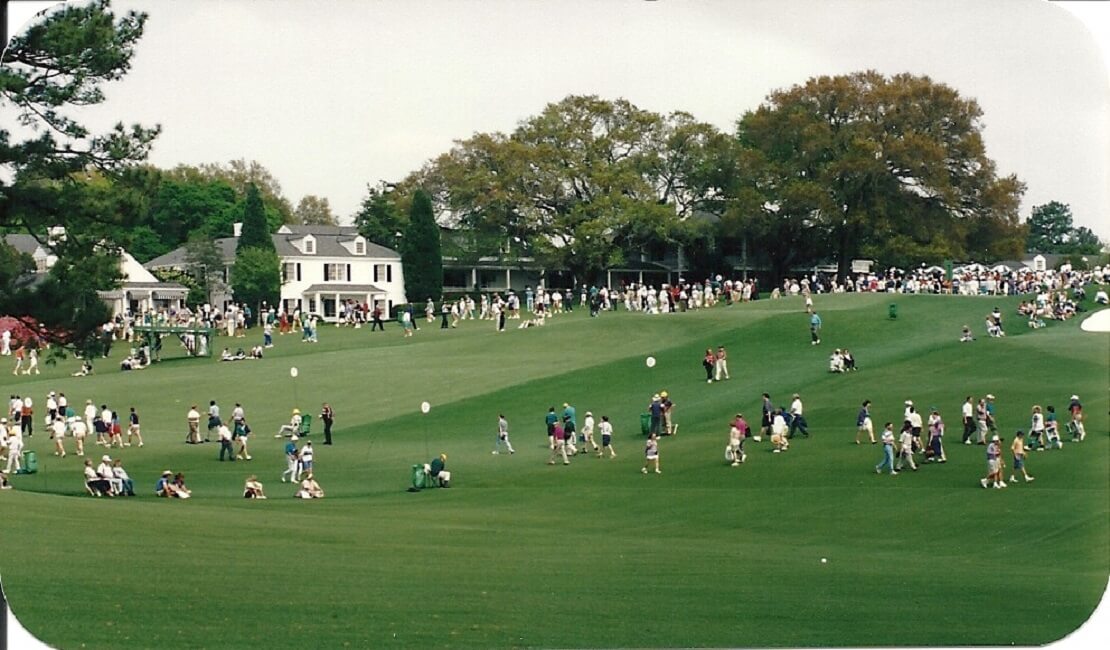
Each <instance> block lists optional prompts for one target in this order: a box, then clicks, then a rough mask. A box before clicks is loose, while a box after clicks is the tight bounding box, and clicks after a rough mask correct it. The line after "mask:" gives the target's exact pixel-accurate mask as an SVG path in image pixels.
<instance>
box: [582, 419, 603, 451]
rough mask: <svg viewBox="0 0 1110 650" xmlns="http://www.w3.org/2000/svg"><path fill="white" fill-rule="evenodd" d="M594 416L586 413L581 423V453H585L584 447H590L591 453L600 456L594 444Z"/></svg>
mask: <svg viewBox="0 0 1110 650" xmlns="http://www.w3.org/2000/svg"><path fill="white" fill-rule="evenodd" d="M594 426H595V422H594V414H593V413H591V412H590V411H586V419H585V420H583V421H582V453H583V454H585V453H587V450H586V447H587V446H589V447H592V448H593V449H592V451H594V452H595V453H598V454H600V453H601V448H600V447H598V446H597V443H596V442H594Z"/></svg>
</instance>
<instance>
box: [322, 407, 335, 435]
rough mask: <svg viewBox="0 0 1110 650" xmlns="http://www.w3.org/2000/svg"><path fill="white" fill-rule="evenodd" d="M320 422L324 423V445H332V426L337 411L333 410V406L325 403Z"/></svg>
mask: <svg viewBox="0 0 1110 650" xmlns="http://www.w3.org/2000/svg"><path fill="white" fill-rule="evenodd" d="M320 421H322V422H323V423H324V444H325V445H330V444H331V424H332V422H334V421H335V411H334V410H333V409H332V407H331V404H328V403H327V402H324V407H323V408H322V409H320Z"/></svg>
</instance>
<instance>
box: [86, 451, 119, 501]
mask: <svg viewBox="0 0 1110 650" xmlns="http://www.w3.org/2000/svg"><path fill="white" fill-rule="evenodd" d="M84 472H85V489H86V490H88V492H89V494H91V495H93V496H97V497H98V496H101V495H104V494H107V495H108V496H112V486H111V484H110V483H108V481H107V480H105V479H104V478H103V477H101V476H100V475H99V474H97V473H96V469H95V468H93V464H92V461H91V460H89V459H85V467H84Z"/></svg>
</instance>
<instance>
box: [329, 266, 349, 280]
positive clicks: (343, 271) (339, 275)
mask: <svg viewBox="0 0 1110 650" xmlns="http://www.w3.org/2000/svg"><path fill="white" fill-rule="evenodd" d="M324 280H325V281H326V282H346V280H347V265H346V264H325V265H324Z"/></svg>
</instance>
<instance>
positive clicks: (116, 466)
mask: <svg viewBox="0 0 1110 650" xmlns="http://www.w3.org/2000/svg"><path fill="white" fill-rule="evenodd" d="M112 475H113V476H114V477H115V479H116V480H117V481H119V483H120V494H125V495H127V496H129V497H133V496H135V482H134V481H132V480H131V477H130V476H129V475H128V474H127V470H125V469H124V468H123V461H121V460H120V459H118V458H117V459H116V460H115V461H114V462H113V463H112Z"/></svg>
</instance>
